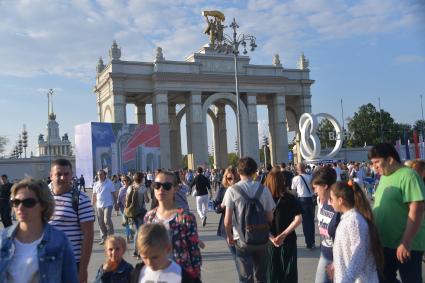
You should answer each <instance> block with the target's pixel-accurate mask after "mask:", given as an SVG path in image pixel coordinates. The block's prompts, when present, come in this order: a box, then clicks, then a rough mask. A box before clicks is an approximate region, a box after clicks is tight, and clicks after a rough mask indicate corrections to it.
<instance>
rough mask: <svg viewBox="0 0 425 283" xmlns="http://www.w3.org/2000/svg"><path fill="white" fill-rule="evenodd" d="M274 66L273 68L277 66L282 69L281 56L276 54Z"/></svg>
mask: <svg viewBox="0 0 425 283" xmlns="http://www.w3.org/2000/svg"><path fill="white" fill-rule="evenodd" d="M272 64H273V66H276V67H281V66H282V64H281V63H280V59H279V54H275V55H274V56H273V61H272Z"/></svg>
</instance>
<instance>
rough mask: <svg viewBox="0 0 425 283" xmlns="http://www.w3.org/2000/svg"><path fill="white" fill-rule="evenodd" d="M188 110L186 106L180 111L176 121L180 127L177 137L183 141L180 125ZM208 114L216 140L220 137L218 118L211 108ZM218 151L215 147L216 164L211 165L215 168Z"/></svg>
mask: <svg viewBox="0 0 425 283" xmlns="http://www.w3.org/2000/svg"><path fill="white" fill-rule="evenodd" d="M186 109H187V106H184V107H183V108H182V109H180V110H179V112H178V113H177V115H176V120H177V125H178V127H177V131H178V134H177V137H178V138H179V139H181V133H180V125H181V121H182V119H183V116H184V115H185V114H186ZM207 114H208V116H210V118H211V121H212V123H213V131H214V138H216V137H217V136H218V128H219V127H218V124H217V116H216V115H215V113H214V111H212V110H211V109H210V108H208V112H207ZM216 143H217V142H216V141H215V140H214V144H216ZM187 147H189V143H187ZM216 151H217V150H216V146H215V147H214V163H215V164H211V165H214V166H217V159H218V157H217V153H216Z"/></svg>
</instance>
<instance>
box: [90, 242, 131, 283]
mask: <svg viewBox="0 0 425 283" xmlns="http://www.w3.org/2000/svg"><path fill="white" fill-rule="evenodd" d="M125 250H126V243H125V239H124V238H123V237H120V236H114V235H112V236H109V237H108V238H107V239H106V241H105V255H106V261H105V263H104V264H103V265H102V266H101V267H100V268H99V270H98V272H97V276H96V279H95V281H94V282H95V283H106V282H110V283H121V282H122V283H124V282H129V281H130V278H131V272H132V271H133V266H132V265H131V264H129V263H128V262H126V261H125V260H124V259H123V255H124V253H125Z"/></svg>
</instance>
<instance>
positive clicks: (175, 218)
mask: <svg viewBox="0 0 425 283" xmlns="http://www.w3.org/2000/svg"><path fill="white" fill-rule="evenodd" d="M151 187H152V188H153V189H154V191H155V197H156V199H157V200H158V206H157V207H155V208H154V209H152V210H151V211H149V212H148V213H147V214H146V216H145V223H162V224H164V225H165V227H166V228H167V230H168V232H169V235H170V240H171V243H172V245H173V250H172V255H171V256H172V259H173V260H174V261H175V262H176V263H177V264H179V265H180V266H181V267H182V268H183V269H184V270H185V271H186V272H187V273H188V274H189V275H190V276H191V277H192V279H193V280H194V281H195V282H201V280H200V277H201V264H202V259H201V252H200V250H199V237H198V228H197V225H196V218H195V215H193V214H192V213H191V212H190V211H189V210H186V209H184V208H182V207H176V202H175V201H174V199H175V194H176V192H177V189H178V183H177V180H176V176H175V174H174V173H172V172H168V171H161V172H160V173H158V175H156V177H155V181H154V182H153V183H152V185H151Z"/></svg>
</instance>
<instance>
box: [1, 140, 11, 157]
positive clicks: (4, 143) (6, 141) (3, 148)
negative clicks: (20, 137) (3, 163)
mask: <svg viewBox="0 0 425 283" xmlns="http://www.w3.org/2000/svg"><path fill="white" fill-rule="evenodd" d="M8 142H9V140H8V139H7V138H6V137H5V136H0V154H3V152H4V150H5V147H6V145H7V143H8Z"/></svg>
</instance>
